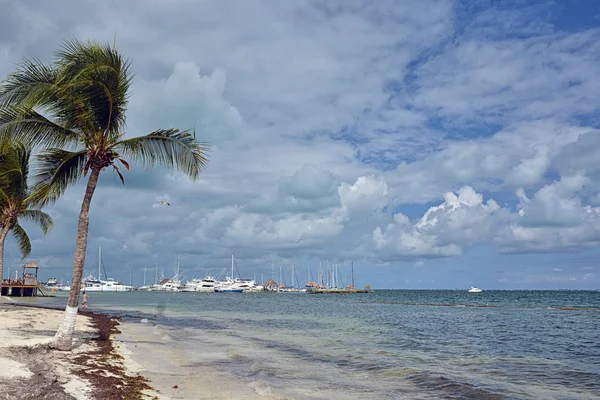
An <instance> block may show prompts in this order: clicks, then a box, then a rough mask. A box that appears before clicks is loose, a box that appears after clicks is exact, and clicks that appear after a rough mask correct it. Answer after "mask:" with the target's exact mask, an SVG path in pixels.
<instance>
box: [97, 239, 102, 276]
mask: <svg viewBox="0 0 600 400" xmlns="http://www.w3.org/2000/svg"><path fill="white" fill-rule="evenodd" d="M101 268H102V247H98V280H100V276H101V275H100V270H101Z"/></svg>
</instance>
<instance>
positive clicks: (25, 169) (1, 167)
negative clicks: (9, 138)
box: [0, 144, 31, 203]
mask: <svg viewBox="0 0 600 400" xmlns="http://www.w3.org/2000/svg"><path fill="white" fill-rule="evenodd" d="M30 155H31V150H30V149H29V148H27V147H26V146H24V145H22V144H13V145H12V146H7V147H6V148H4V149H3V150H2V152H1V153H0V190H1V191H2V195H3V197H6V198H9V199H24V198H25V197H27V176H28V173H29V157H30ZM13 202H16V203H19V202H20V201H19V200H13Z"/></svg>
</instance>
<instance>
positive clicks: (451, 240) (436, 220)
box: [373, 186, 506, 257]
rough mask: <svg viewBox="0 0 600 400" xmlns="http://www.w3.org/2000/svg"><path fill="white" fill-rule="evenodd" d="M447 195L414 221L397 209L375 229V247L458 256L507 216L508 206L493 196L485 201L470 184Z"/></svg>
mask: <svg viewBox="0 0 600 400" xmlns="http://www.w3.org/2000/svg"><path fill="white" fill-rule="evenodd" d="M444 198H445V201H444V202H443V203H442V204H440V205H439V206H434V207H431V208H429V209H428V210H427V212H426V213H425V214H424V215H423V216H422V217H421V218H420V219H419V220H418V221H416V222H415V223H411V221H410V220H409V219H408V217H407V216H406V215H404V214H402V213H398V214H395V215H394V221H393V222H392V223H390V224H388V225H387V226H386V227H385V228H381V227H377V228H376V229H375V230H374V231H373V240H374V242H375V247H376V249H377V250H380V251H385V252H387V253H388V254H389V255H390V256H391V257H448V256H457V255H460V254H462V252H463V249H464V248H466V247H469V246H472V245H474V244H476V243H482V242H485V241H487V240H490V239H491V238H492V237H493V234H494V233H495V227H497V224H498V223H500V222H501V219H502V218H503V217H506V210H503V209H501V208H500V206H499V205H498V204H497V203H496V202H495V201H494V200H488V201H487V202H485V203H484V201H483V196H482V195H481V194H479V193H476V192H475V191H474V190H473V188H471V187H469V186H465V187H462V188H461V189H460V190H459V191H458V194H454V193H452V192H448V193H446V194H445V196H444Z"/></svg>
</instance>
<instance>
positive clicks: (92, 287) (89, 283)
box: [80, 247, 134, 292]
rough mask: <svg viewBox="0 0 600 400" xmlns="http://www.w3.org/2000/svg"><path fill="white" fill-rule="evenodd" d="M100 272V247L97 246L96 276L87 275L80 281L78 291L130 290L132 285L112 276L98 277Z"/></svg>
mask: <svg viewBox="0 0 600 400" xmlns="http://www.w3.org/2000/svg"><path fill="white" fill-rule="evenodd" d="M101 273H102V248H101V247H100V248H98V278H96V277H94V276H92V275H89V276H88V277H87V278H85V279H84V280H83V282H81V289H80V291H82V292H83V291H85V292H131V291H133V290H134V287H133V286H129V285H123V284H122V283H121V282H117V281H115V280H114V279H112V278H106V280H102V279H100V276H101Z"/></svg>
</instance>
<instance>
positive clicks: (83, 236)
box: [50, 168, 100, 350]
mask: <svg viewBox="0 0 600 400" xmlns="http://www.w3.org/2000/svg"><path fill="white" fill-rule="evenodd" d="M98 175H100V169H98V168H94V169H92V173H91V175H90V179H89V180H88V183H87V188H86V189H85V196H84V197H83V203H82V204H81V212H80V213H79V224H78V227H77V245H76V247H75V260H74V262H73V277H72V278H71V290H70V292H69V302H68V303H67V308H66V309H65V315H64V317H63V320H62V323H61V325H60V327H59V328H58V331H57V332H56V335H54V339H53V340H52V343H50V347H52V348H54V349H58V350H71V346H72V342H73V332H74V331H75V321H76V319H77V308H78V306H79V290H80V288H81V277H82V276H83V267H84V265H85V252H86V249H87V237H88V227H89V224H90V204H91V202H92V196H93V195H94V191H95V190H96V185H97V184H98Z"/></svg>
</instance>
